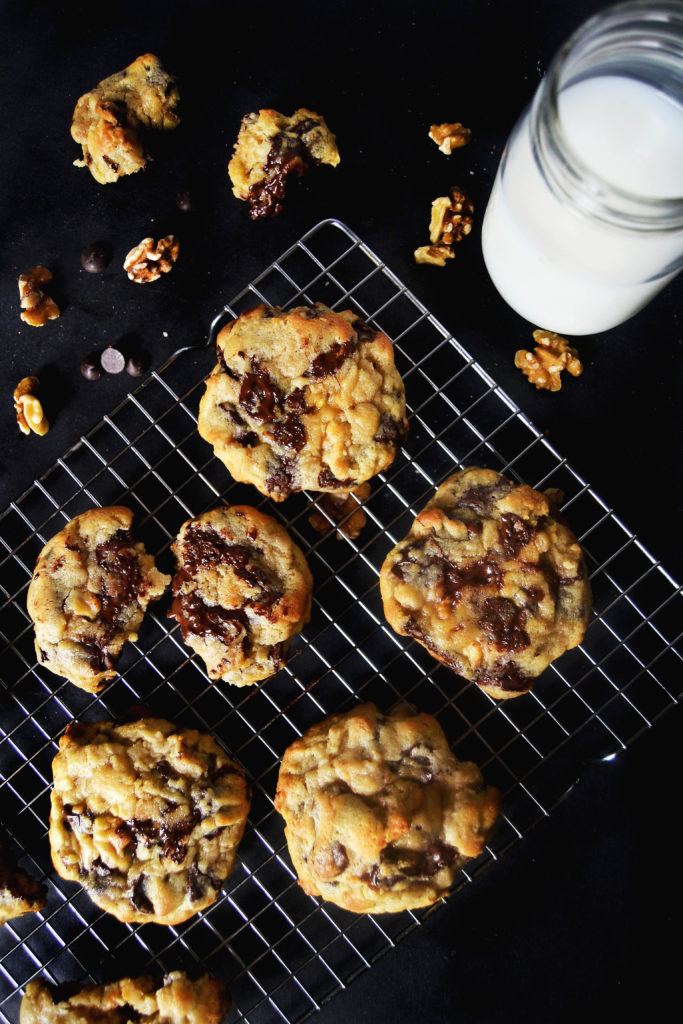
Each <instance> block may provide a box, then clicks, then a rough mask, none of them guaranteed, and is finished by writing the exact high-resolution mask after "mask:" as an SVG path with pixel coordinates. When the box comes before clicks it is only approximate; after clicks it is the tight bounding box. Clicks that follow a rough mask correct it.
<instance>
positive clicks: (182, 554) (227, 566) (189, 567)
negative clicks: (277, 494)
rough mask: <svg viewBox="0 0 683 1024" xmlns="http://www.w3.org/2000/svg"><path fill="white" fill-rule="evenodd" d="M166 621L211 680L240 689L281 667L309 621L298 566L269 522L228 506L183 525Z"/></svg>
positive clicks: (294, 552) (280, 530) (296, 555)
mask: <svg viewBox="0 0 683 1024" xmlns="http://www.w3.org/2000/svg"><path fill="white" fill-rule="evenodd" d="M172 550H173V553H174V554H175V556H176V559H177V562H178V573H177V575H176V576H175V578H174V580H173V593H174V595H175V599H174V601H173V604H172V606H171V612H170V614H171V615H172V616H173V618H175V619H177V620H178V622H179V623H180V628H181V630H182V634H183V640H184V641H185V643H187V644H189V646H190V647H191V648H192V649H193V650H194V651H196V652H197V654H199V655H200V656H201V657H202V658H203V659H204V661H205V662H206V667H207V671H208V673H209V676H210V677H211V679H224V680H225V681H226V682H228V683H233V684H234V685H235V686H246V685H248V684H249V683H256V682H258V681H259V679H267V678H268V676H272V675H273V674H274V673H275V672H277V671H278V669H279V668H280V667H281V666H282V665H283V664H284V663H285V661H286V660H287V653H288V651H289V644H290V640H291V638H292V637H293V636H294V635H295V634H296V633H299V632H300V631H301V629H302V627H303V626H304V625H305V624H306V623H307V622H308V620H309V619H310V617H311V592H312V589H313V578H312V576H311V572H310V570H309V568H308V564H307V563H306V559H305V558H304V556H303V554H302V553H301V551H300V549H299V548H298V547H297V545H296V544H295V543H294V542H293V541H292V539H291V538H290V536H289V534H288V533H287V531H286V530H285V528H284V527H283V526H281V525H280V524H279V523H278V522H276V520H275V519H273V518H272V517H271V516H267V515H264V513H262V512H259V511H257V510H256V509H255V508H251V507H250V506H249V505H233V506H231V507H229V508H217V509H214V510H213V511H212V512H205V513H204V515H201V516H198V517H197V519H188V520H187V522H186V523H184V524H183V526H182V527H181V529H180V533H179V534H178V537H177V539H176V541H175V543H174V544H173V548H172Z"/></svg>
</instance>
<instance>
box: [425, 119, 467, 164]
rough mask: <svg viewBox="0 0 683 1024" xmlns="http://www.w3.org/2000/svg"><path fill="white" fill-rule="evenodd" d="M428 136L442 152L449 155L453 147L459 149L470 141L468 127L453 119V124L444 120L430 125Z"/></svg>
mask: <svg viewBox="0 0 683 1024" xmlns="http://www.w3.org/2000/svg"><path fill="white" fill-rule="evenodd" d="M429 138H430V139H432V140H433V141H434V142H435V143H436V144H437V146H438V147H439V149H440V150H441V152H442V153H445V154H446V156H450V155H451V153H452V152H453V150H454V149H460V148H461V147H462V146H466V145H467V144H468V143H469V142H470V140H471V138H472V132H471V131H470V129H469V128H465V127H464V126H463V125H461V124H460V122H459V121H455V122H454V123H453V124H449V123H448V122H444V124H433V125H432V126H431V128H430V129H429Z"/></svg>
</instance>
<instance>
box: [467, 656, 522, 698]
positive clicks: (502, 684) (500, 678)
mask: <svg viewBox="0 0 683 1024" xmlns="http://www.w3.org/2000/svg"><path fill="white" fill-rule="evenodd" d="M477 683H478V685H479V686H490V687H496V689H499V690H510V691H511V692H513V693H519V692H520V691H521V692H522V693H524V692H525V691H526V690H528V689H529V676H527V675H525V674H524V673H523V672H522V670H521V669H520V667H519V665H518V664H517V662H516V661H512V660H511V661H505V662H503V661H501V662H497V663H496V664H495V665H493V666H491V667H490V668H487V669H485V670H484V671H483V672H480V673H479V674H478V675H477Z"/></svg>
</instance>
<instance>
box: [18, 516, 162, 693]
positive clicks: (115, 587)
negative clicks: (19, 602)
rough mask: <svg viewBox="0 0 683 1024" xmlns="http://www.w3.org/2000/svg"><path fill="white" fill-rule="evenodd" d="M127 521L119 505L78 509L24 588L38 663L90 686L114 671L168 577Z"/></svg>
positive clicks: (99, 684) (94, 689)
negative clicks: (33, 630)
mask: <svg viewBox="0 0 683 1024" xmlns="http://www.w3.org/2000/svg"><path fill="white" fill-rule="evenodd" d="M132 522H133V513H132V512H131V510H130V509H128V508H125V507H124V506H122V505H111V506H108V507H105V508H95V509H91V510H90V511H89V512H83V513H82V514H81V515H79V516H76V517H75V518H74V519H72V520H71V521H70V522H69V523H67V525H66V526H65V527H64V529H63V530H61V531H60V532H59V533H58V534H56V536H54V537H53V538H52V540H50V541H48V543H47V544H46V545H45V547H44V548H43V550H42V551H41V553H40V555H39V556H38V561H37V563H36V568H35V571H34V573H33V578H32V580H31V583H30V584H29V588H28V596H27V608H28V613H29V615H30V616H31V619H32V620H33V623H34V625H35V633H36V654H37V656H38V663H39V664H41V665H44V666H45V668H49V669H50V671H51V672H55V673H56V674H57V675H60V676H65V677H66V678H67V679H68V680H70V682H72V683H74V684H75V685H76V686H80V687H81V689H83V690H88V691H89V692H90V693H96V692H97V691H98V690H99V689H101V688H102V686H103V685H104V684H105V682H106V681H107V680H108V679H112V678H113V677H114V676H115V675H116V669H115V667H114V666H115V660H116V658H117V657H118V655H119V654H120V652H121V648H122V647H123V645H124V644H125V642H126V641H127V640H137V636H138V633H137V631H138V629H139V627H140V624H141V622H142V619H143V616H144V613H145V611H146V609H147V606H148V605H149V603H150V601H153V600H155V599H156V598H158V597H161V595H162V594H163V592H164V590H165V589H166V587H167V586H168V584H169V583H170V582H171V577H170V576H165V575H164V574H163V573H161V572H159V571H158V569H157V568H156V567H155V565H154V558H153V557H152V555H148V554H147V553H146V552H145V548H144V546H143V545H142V544H141V543H140V542H136V541H135V539H134V538H133V535H132V533H131V526H132Z"/></svg>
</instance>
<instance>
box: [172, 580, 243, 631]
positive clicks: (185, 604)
mask: <svg viewBox="0 0 683 1024" xmlns="http://www.w3.org/2000/svg"><path fill="white" fill-rule="evenodd" d="M169 615H170V616H171V617H172V618H174V619H176V620H177V622H178V623H179V624H180V629H181V631H182V634H183V637H187V636H190V635H194V636H217V637H220V639H221V640H223V642H225V643H234V642H235V641H236V640H242V642H244V641H245V640H246V639H247V637H248V631H249V621H248V619H247V617H246V615H245V614H244V612H243V611H240V610H239V609H237V610H234V611H229V610H227V609H225V608H220V607H219V606H218V605H207V604H205V603H204V601H203V600H202V598H201V597H200V595H199V594H197V593H196V592H195V593H192V594H180V595H179V596H178V597H176V598H175V599H174V601H173V604H172V605H171V610H170V612H169Z"/></svg>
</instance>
